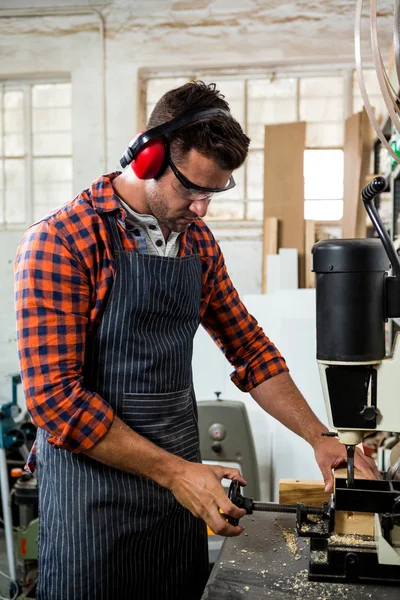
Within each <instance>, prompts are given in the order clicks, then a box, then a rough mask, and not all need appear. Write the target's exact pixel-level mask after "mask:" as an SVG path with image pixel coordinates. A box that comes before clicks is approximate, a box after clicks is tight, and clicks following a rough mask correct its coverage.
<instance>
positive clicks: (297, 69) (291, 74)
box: [137, 62, 373, 228]
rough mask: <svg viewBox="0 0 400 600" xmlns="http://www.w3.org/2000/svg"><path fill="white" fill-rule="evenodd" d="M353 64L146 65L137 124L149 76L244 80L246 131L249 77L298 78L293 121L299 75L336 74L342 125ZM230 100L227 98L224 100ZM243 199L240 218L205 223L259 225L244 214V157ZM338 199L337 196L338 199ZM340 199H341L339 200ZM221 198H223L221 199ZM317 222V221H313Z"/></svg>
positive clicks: (350, 99) (142, 124)
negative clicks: (339, 83) (340, 85)
mask: <svg viewBox="0 0 400 600" xmlns="http://www.w3.org/2000/svg"><path fill="white" fill-rule="evenodd" d="M372 67H373V65H372V63H369V62H368V63H367V62H366V63H365V65H364V69H371V68H372ZM354 74H355V66H354V63H339V64H327V65H326V64H316V65H307V66H305V67H302V66H301V65H296V66H284V65H282V66H272V67H246V66H240V67H239V66H238V67H228V68H225V67H220V68H218V67H217V68H209V69H207V68H198V69H188V68H171V69H169V68H168V67H164V68H163V67H160V68H157V69H154V68H151V67H146V68H141V69H139V70H138V95H137V98H138V104H137V123H138V131H143V130H145V129H146V109H147V83H148V81H149V80H151V79H160V80H161V79H171V78H177V77H187V79H188V81H190V80H203V81H213V80H214V81H215V80H218V84H221V85H222V82H223V80H224V79H225V80H227V81H232V80H235V79H240V80H244V82H245V85H244V89H245V92H244V121H243V129H244V131H245V132H247V131H248V82H249V81H250V80H251V79H261V78H266V79H270V80H275V79H288V78H294V79H296V80H297V83H296V100H295V102H296V121H300V80H301V79H302V78H309V77H310V78H311V77H318V78H319V77H320V78H324V77H335V76H336V77H338V76H341V77H342V78H343V125H344V122H345V120H346V119H347V118H348V117H349V116H351V114H353V107H354V104H355V99H356V96H355V95H354V91H353V82H354ZM227 100H228V101H229V98H228V99H227ZM305 149H306V150H318V149H326V150H328V149H332V150H334V149H338V150H344V147H343V146H342V145H341V146H334V145H329V146H324V147H317V146H312V147H308V146H307V147H306V148H305ZM259 151H260V148H250V149H249V155H250V154H251V153H253V152H259ZM243 175H244V177H243V178H244V198H243V205H244V210H243V214H244V217H243V219H229V220H224V219H207V222H208V223H209V224H210V225H212V226H213V227H215V226H217V227H220V228H232V227H237V226H238V224H244V225H246V226H248V227H250V228H253V227H260V225H261V223H262V219H257V220H255V219H252V220H247V218H246V217H247V214H248V210H249V202H251V198H249V197H248V191H247V181H248V168H247V160H246V163H245V168H244V173H243ZM339 200H340V199H339ZM342 200H343V199H342ZM221 201H222V199H221ZM316 222H318V223H320V221H316ZM324 222H325V223H332V225H337V224H340V223H341V220H339V221H324Z"/></svg>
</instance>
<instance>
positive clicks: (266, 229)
mask: <svg viewBox="0 0 400 600" xmlns="http://www.w3.org/2000/svg"><path fill="white" fill-rule="evenodd" d="M277 252H278V219H277V218H276V217H265V218H264V222H263V253H262V278H261V293H262V294H266V293H267V291H268V287H267V270H268V267H267V256H269V255H271V254H277Z"/></svg>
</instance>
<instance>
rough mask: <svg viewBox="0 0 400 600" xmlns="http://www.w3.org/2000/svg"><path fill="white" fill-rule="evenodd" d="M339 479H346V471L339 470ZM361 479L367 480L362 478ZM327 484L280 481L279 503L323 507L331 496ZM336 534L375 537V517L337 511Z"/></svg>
mask: <svg viewBox="0 0 400 600" xmlns="http://www.w3.org/2000/svg"><path fill="white" fill-rule="evenodd" d="M337 471H338V474H337V475H336V472H335V475H336V476H337V477H343V476H344V477H345V476H346V469H337ZM360 479H365V477H363V476H361V477H360ZM324 489H325V484H324V482H323V481H318V480H315V481H314V480H305V479H281V480H280V481H279V503H280V504H297V502H302V503H304V504H308V505H309V506H322V504H323V503H324V502H329V498H330V494H327V493H325V492H324ZM335 518H336V519H335V532H336V533H337V534H340V535H353V534H354V535H356V534H358V535H371V536H373V535H374V515H373V514H372V513H361V512H350V511H340V510H337V511H336V514H335Z"/></svg>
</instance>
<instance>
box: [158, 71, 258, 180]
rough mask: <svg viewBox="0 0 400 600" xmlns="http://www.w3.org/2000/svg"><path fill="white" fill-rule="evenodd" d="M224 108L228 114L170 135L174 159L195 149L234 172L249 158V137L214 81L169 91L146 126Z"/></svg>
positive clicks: (192, 83)
mask: <svg viewBox="0 0 400 600" xmlns="http://www.w3.org/2000/svg"><path fill="white" fill-rule="evenodd" d="M196 108H198V109H200V108H223V109H225V110H226V111H228V112H229V116H223V115H221V116H213V117H210V119H206V120H203V121H198V122H197V123H191V124H190V125H187V126H186V127H184V128H182V129H178V130H177V131H174V132H172V133H169V134H167V136H166V137H167V138H168V141H169V143H170V147H171V155H172V157H173V159H174V160H177V161H179V159H184V157H185V155H186V154H187V153H188V152H189V151H190V150H192V149H194V150H196V151H197V152H199V153H200V154H202V155H203V156H206V157H207V158H212V159H213V160H215V162H216V163H217V164H218V166H219V167H220V168H221V169H223V170H226V171H234V170H235V169H237V168H238V167H240V166H241V165H242V164H243V163H244V161H245V160H246V156H247V152H248V149H249V143H250V140H249V138H248V137H247V135H245V133H244V132H243V130H242V128H241V126H240V125H239V123H238V122H237V121H236V119H234V118H233V117H232V116H231V114H230V109H229V104H228V103H227V102H226V100H224V96H223V95H222V94H221V93H220V91H219V90H217V86H216V84H215V83H210V84H209V85H207V84H205V83H204V82H203V81H192V82H191V83H185V85H182V86H181V87H178V88H176V89H174V90H170V91H169V92H167V93H166V94H164V96H162V97H161V98H160V100H159V101H158V102H157V104H156V105H155V107H154V109H153V111H152V113H151V115H150V119H149V122H148V124H147V128H148V129H150V128H151V127H156V125H161V124H162V123H165V122H166V121H169V120H170V119H173V118H174V117H176V116H178V115H180V114H182V113H184V112H186V111H188V110H194V109H196Z"/></svg>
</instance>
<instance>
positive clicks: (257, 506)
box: [253, 502, 324, 516]
mask: <svg viewBox="0 0 400 600" xmlns="http://www.w3.org/2000/svg"><path fill="white" fill-rule="evenodd" d="M253 510H257V511H260V512H276V513H296V512H297V504H278V503H277V502H253ZM306 512H307V514H308V515H319V516H322V515H323V514H324V509H323V508H318V507H316V506H307V511H306Z"/></svg>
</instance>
